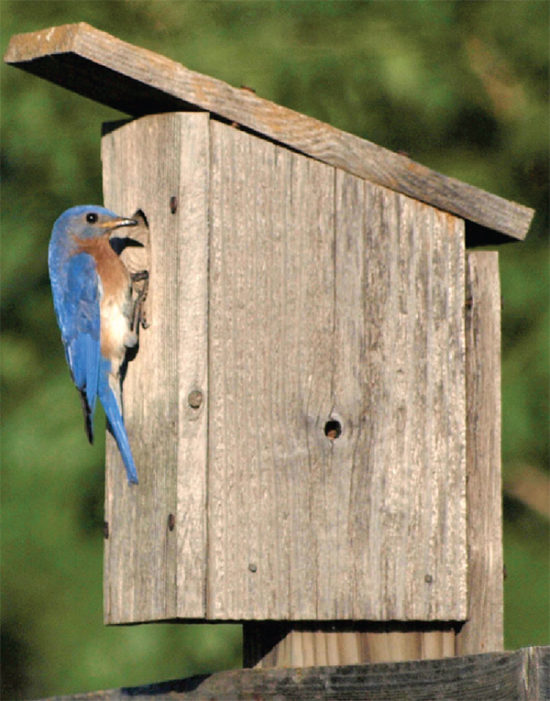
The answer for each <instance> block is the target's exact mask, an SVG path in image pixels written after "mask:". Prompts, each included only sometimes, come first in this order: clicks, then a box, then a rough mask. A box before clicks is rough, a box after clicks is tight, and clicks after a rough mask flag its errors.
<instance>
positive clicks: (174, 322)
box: [102, 113, 209, 623]
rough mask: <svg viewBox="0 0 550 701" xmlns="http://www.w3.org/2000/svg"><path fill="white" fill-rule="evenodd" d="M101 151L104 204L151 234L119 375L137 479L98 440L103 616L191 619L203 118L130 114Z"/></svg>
mask: <svg viewBox="0 0 550 701" xmlns="http://www.w3.org/2000/svg"><path fill="white" fill-rule="evenodd" d="M102 159H103V175H104V198H105V204H106V206H108V207H110V208H112V209H113V210H114V211H116V212H121V213H124V214H127V215H130V214H132V213H133V212H134V211H135V210H136V209H137V208H141V209H142V210H143V211H144V212H145V214H146V216H147V218H148V221H149V225H150V237H151V271H150V275H151V278H150V286H149V297H148V310H149V316H150V321H151V327H150V328H148V329H146V330H145V331H142V332H141V337H140V348H139V353H138V354H137V357H136V359H135V360H134V361H133V362H131V363H130V365H129V369H128V373H127V377H126V380H125V383H124V409H125V422H126V425H127V427H128V433H129V438H130V443H131V445H132V449H133V453H134V457H135V461H136V465H137V469H138V475H139V480H140V483H139V485H138V486H135V487H129V486H128V485H127V483H126V480H125V478H124V472H123V469H122V467H121V463H120V458H119V455H118V451H117V450H116V447H115V446H114V442H113V441H112V440H108V442H107V485H106V509H105V510H106V516H105V518H106V521H107V523H108V534H109V537H108V539H107V540H106V543H105V578H104V599H105V620H106V622H107V623H121V622H128V621H146V620H161V619H166V618H173V617H176V616H179V617H186V618H201V617H203V616H204V615H205V591H204V581H205V570H206V563H205V551H206V514H205V504H206V491H205V489H206V429H207V421H206V417H207V396H208V385H207V367H206V359H207V305H208V299H207V256H208V231H207V208H208V162H209V145H208V115H206V114H198V113H196V114H167V115H157V116H150V117H147V118H144V119H140V120H139V121H136V122H131V123H129V124H127V125H125V126H123V127H121V128H118V129H115V130H114V131H112V132H111V133H109V134H107V135H106V136H105V137H104V138H103V144H102ZM173 197H175V198H177V199H176V200H171V198H173ZM174 205H176V207H174ZM174 209H175V211H172V210H174ZM193 391H200V392H201V394H202V398H203V401H202V403H201V404H200V406H199V407H198V408H193V407H192V406H190V404H189V400H188V398H189V394H190V393H191V392H193ZM193 404H197V402H196V401H194V402H193Z"/></svg>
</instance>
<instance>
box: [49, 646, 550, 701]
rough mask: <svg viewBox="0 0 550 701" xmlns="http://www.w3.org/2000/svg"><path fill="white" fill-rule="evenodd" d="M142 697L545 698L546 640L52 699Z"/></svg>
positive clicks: (549, 692)
mask: <svg viewBox="0 0 550 701" xmlns="http://www.w3.org/2000/svg"><path fill="white" fill-rule="evenodd" d="M128 697H132V698H133V699H137V700H141V701H146V700H147V699H155V698H156V699H168V698H169V699H175V700H179V699H182V700H183V699H206V698H207V699H213V700H216V701H218V700H219V701H222V700H224V701H226V700H227V699H250V700H251V701H252V699H259V698H261V699H277V701H286V700H287V699H288V701H291V700H292V701H294V700H295V699H311V701H317V700H319V701H320V700H321V699H334V701H339V700H342V701H344V700H345V701H351V700H352V699H357V700H358V701H359V700H361V701H363V700H364V699H369V701H402V700H403V699H407V701H427V699H438V701H457V699H460V701H479V700H480V699H490V700H491V701H544V700H545V699H548V698H550V647H531V648H523V649H522V650H517V651H515V652H501V653H488V654H484V655H469V656H467V657H454V658H450V659H445V660H429V661H422V662H400V663H396V664H372V665H349V666H345V667H341V666H326V667H308V668H303V669H271V670H259V669H258V670H257V669H244V670H231V671H227V672H218V673H216V674H212V675H203V676H196V677H189V678H188V679H181V680H174V681H167V682H161V683H159V684H150V685H147V686H141V687H132V688H122V689H112V690H110V691H98V692H95V693H94V694H93V695H90V694H89V693H88V694H76V695H74V696H57V697H55V699H57V700H58V701H88V700H89V699H90V698H94V699H97V700H98V701H126V700H127V699H128Z"/></svg>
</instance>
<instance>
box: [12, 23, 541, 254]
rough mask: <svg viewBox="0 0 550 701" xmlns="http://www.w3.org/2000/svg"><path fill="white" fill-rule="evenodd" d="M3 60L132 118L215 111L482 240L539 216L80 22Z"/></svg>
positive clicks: (516, 230) (28, 42) (17, 47)
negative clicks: (437, 213)
mask: <svg viewBox="0 0 550 701" xmlns="http://www.w3.org/2000/svg"><path fill="white" fill-rule="evenodd" d="M4 60H5V61H6V62H7V63H10V64H12V65H15V66H18V67H20V68H22V69H24V70H26V71H28V72H31V73H34V74H36V75H39V76H41V77H43V78H46V79H48V80H51V81H53V82H54V83H57V84H59V85H62V86H64V87H66V88H69V89H70V90H73V91H75V92H77V93H79V94H81V95H85V96H86V97H90V98H91V99H95V100H97V101H99V102H102V103H104V104H107V105H109V106H111V107H114V108H115V109H119V110H121V111H123V112H128V113H129V114H132V115H136V116H137V115H142V114H147V113H154V112H165V111H175V110H184V109H202V110H208V111H210V112H212V113H213V114H215V115H218V116H220V117H222V118H224V119H227V120H229V121H234V122H236V123H238V124H241V125H243V126H244V127H246V128H248V129H250V130H253V131H254V132H257V133H260V134H262V135H264V136H266V137H268V138H269V139H273V140H275V141H277V142H280V143H283V144H285V145H287V146H290V147H292V148H294V149H296V150H298V151H301V152H303V153H305V154H307V155H309V156H313V157H314V158H316V159H318V160H320V161H323V162H325V163H328V164H330V165H333V166H338V167H339V168H342V169H344V170H346V171H348V172H350V173H353V174H355V175H358V176H360V177H362V178H365V179H367V180H369V181H371V182H373V183H377V184H379V185H384V186H385V187H388V188H390V189H392V190H395V191H397V192H401V193H403V194H406V195H409V196H411V197H414V198H416V199H418V200H421V201H424V202H427V203H429V204H432V205H434V206H436V207H438V208H440V209H443V210H445V211H449V212H452V213H454V214H456V215H458V216H460V217H462V218H464V219H466V220H468V221H471V222H473V223H474V224H475V225H479V227H478V226H476V227H474V230H473V233H472V237H473V242H474V243H476V244H480V243H488V242H493V241H494V236H493V235H492V233H491V231H486V230H485V229H489V230H493V231H496V232H499V233H500V234H504V235H505V236H506V237H510V238H512V239H523V238H524V237H525V235H526V233H527V231H528V229H529V226H530V222H531V219H532V217H533V210H531V209H529V208H528V207H524V206H522V205H519V204H516V203H514V202H510V201H507V200H504V199H503V198H501V197H498V196H496V195H492V194H489V193H487V192H484V191H482V190H479V189H478V188H475V187H473V186H471V185H467V184H465V183H462V182H460V181H458V180H455V179H454V178H449V177H447V176H444V175H442V174H440V173H436V172H435V171H432V170H430V169H429V168H426V167H425V166H422V165H420V164H418V163H415V162H414V161H412V160H410V159H409V158H407V157H406V156H403V155H400V154H396V153H393V152H391V151H389V150H387V149H385V148H382V147H380V146H377V145H375V144H373V143H371V142H369V141H367V140H366V139H361V138H359V137H357V136H354V135H352V134H348V133H346V132H342V131H339V130H338V129H335V128H334V127H332V126H330V125H328V124H324V123H322V122H320V121H318V120H316V119H313V118H311V117H307V116H305V115H303V114H300V113H297V112H294V111H293V110H290V109H287V108H285V107H282V106H280V105H277V104H275V103H273V102H269V101H268V100H264V99H262V98H260V97H258V96H257V95H255V94H254V93H252V92H250V91H248V90H242V89H237V88H233V87H231V86H230V85H228V84H227V83H224V82H222V81H221V80H217V79H215V78H211V77H209V76H205V75H201V74H200V73H196V72H194V71H191V70H189V69H187V68H185V67H184V66H182V65H181V64H178V63H177V62H175V61H172V60H170V59H168V58H165V57H163V56H160V55H158V54H155V53H153V52H151V51H148V50H146V49H142V48H139V47H136V46H132V45H131V44H128V43H126V42H124V41H121V40H120V39H117V38H115V37H113V36H111V35H109V34H107V33H105V32H102V31H100V30H98V29H95V28H94V27H91V26H90V25H88V24H86V23H84V22H81V23H78V24H70V25H64V26H61V27H51V28H49V29H44V30H41V31H38V32H33V33H30V34H20V35H15V36H13V37H12V39H11V41H10V44H9V46H8V49H7V51H6V54H5V56H4Z"/></svg>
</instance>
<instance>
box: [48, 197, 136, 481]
mask: <svg viewBox="0 0 550 701" xmlns="http://www.w3.org/2000/svg"><path fill="white" fill-rule="evenodd" d="M136 225H137V222H136V221H135V220H134V219H126V218H124V217H119V216H117V215H116V214H114V213H113V212H110V211H109V210H108V209H105V208H104V207H99V206H93V205H84V206H80V207H72V208H71V209H68V210H67V211H65V212H63V214H62V215H61V216H60V217H59V218H58V219H57V221H56V222H55V224H54V227H53V230H52V236H51V239H50V245H49V250H48V266H49V269H50V280H51V285H52V292H53V303H54V308H55V313H56V316H57V322H58V324H59V328H60V329H61V338H62V340H63V345H64V347H65V356H66V358H67V363H68V364H69V368H70V371H71V376H72V378H73V381H74V383H75V385H76V387H77V389H78V391H79V392H80V396H81V399H82V407H83V410H84V420H85V428H86V434H87V436H88V440H89V441H90V443H92V441H93V416H94V409H95V403H96V398H97V397H99V400H100V401H101V404H102V405H103V408H104V409H105V414H106V416H107V427H108V429H109V430H110V431H111V433H112V434H113V436H114V437H115V440H116V442H117V445H118V448H119V450H120V454H121V455H122V459H123V461H124V465H125V467H126V474H127V476H128V482H129V483H133V484H137V481H138V477H137V471H136V466H135V464H134V460H133V457H132V451H131V449H130V443H129V441H128V435H127V434H126V429H125V427H124V421H123V419H122V406H121V400H120V396H121V392H120V387H121V384H120V383H121V377H120V370H121V366H122V364H123V362H124V359H125V356H126V350H127V348H131V347H133V346H135V345H136V344H137V340H138V339H137V334H136V333H135V330H134V328H133V318H134V308H133V307H134V305H133V302H132V293H131V280H130V276H129V274H128V271H127V270H126V268H125V267H124V265H123V263H122V261H121V260H120V258H119V257H118V255H117V254H116V253H115V251H114V250H113V247H112V246H111V244H110V243H109V238H110V236H111V234H112V233H113V231H114V230H115V229H119V228H120V227H127V226H136Z"/></svg>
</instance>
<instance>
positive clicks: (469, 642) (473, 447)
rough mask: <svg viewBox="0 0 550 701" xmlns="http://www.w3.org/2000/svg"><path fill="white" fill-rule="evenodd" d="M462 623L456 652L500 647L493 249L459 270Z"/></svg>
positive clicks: (497, 370)
mask: <svg viewBox="0 0 550 701" xmlns="http://www.w3.org/2000/svg"><path fill="white" fill-rule="evenodd" d="M466 397H467V417H468V418H467V476H468V488H467V502H468V621H467V622H466V623H465V625H464V626H463V628H462V629H461V631H460V633H459V634H458V636H457V652H458V654H461V655H467V654H471V653H477V652H491V651H496V650H502V648H503V645H504V639H503V608H504V606H503V582H502V579H503V571H502V568H503V561H502V508H501V501H502V497H501V470H500V415H501V405H500V284H499V274H498V253H496V252H493V251H476V252H474V251H470V252H469V253H468V256H467V275H466Z"/></svg>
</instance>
